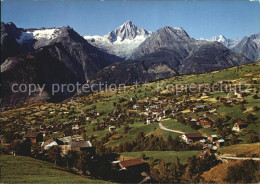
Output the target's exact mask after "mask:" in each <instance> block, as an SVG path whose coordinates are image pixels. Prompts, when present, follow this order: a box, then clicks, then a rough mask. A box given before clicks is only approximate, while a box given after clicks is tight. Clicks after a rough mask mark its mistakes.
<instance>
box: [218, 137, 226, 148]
mask: <svg viewBox="0 0 260 184" xmlns="http://www.w3.org/2000/svg"><path fill="white" fill-rule="evenodd" d="M224 144H225V140H224V139H219V140H217V141H216V146H217V147H222V146H224Z"/></svg>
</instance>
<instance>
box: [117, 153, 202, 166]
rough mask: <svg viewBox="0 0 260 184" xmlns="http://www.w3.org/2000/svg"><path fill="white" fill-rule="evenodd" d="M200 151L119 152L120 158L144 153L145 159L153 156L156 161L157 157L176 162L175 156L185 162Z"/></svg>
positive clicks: (137, 156)
mask: <svg viewBox="0 0 260 184" xmlns="http://www.w3.org/2000/svg"><path fill="white" fill-rule="evenodd" d="M199 152H200V151H143V152H123V153H121V154H120V158H121V159H123V158H125V160H126V159H129V158H139V157H140V155H141V154H143V153H144V154H145V157H146V159H149V158H150V157H153V158H154V160H155V161H156V160H157V159H161V160H164V161H165V162H176V159H177V157H178V158H179V159H180V161H181V162H182V163H186V162H187V159H188V157H192V156H193V155H195V156H196V155H197V154H198V153H199Z"/></svg>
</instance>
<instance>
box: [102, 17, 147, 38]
mask: <svg viewBox="0 0 260 184" xmlns="http://www.w3.org/2000/svg"><path fill="white" fill-rule="evenodd" d="M148 35H149V32H148V31H146V30H145V29H143V28H138V27H137V26H136V25H135V24H134V23H133V22H132V21H127V22H125V23H124V24H122V25H121V26H119V27H118V28H116V29H115V30H113V31H111V32H109V33H108V34H107V35H105V38H107V39H109V40H110V41H111V42H115V41H123V40H125V39H129V40H133V39H134V38H135V37H136V36H148Z"/></svg>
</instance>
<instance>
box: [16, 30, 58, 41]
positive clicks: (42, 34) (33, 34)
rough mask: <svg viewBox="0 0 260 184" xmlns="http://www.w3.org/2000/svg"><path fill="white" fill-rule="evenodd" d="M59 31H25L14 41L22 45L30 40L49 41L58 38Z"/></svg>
mask: <svg viewBox="0 0 260 184" xmlns="http://www.w3.org/2000/svg"><path fill="white" fill-rule="evenodd" d="M58 34H59V29H56V28H50V29H35V30H26V31H24V32H22V34H21V36H20V38H19V39H17V40H16V41H17V42H18V43H23V42H24V41H28V40H31V39H35V40H40V39H45V40H51V39H54V38H56V37H57V36H58Z"/></svg>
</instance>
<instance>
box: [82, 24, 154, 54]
mask: <svg viewBox="0 0 260 184" xmlns="http://www.w3.org/2000/svg"><path fill="white" fill-rule="evenodd" d="M150 35H151V33H150V32H148V31H146V30H145V29H140V28H137V26H136V25H134V24H133V23H132V22H131V21H127V22H126V23H124V24H123V25H121V26H120V27H118V28H117V29H115V30H113V31H111V32H109V33H108V34H106V35H105V36H103V37H102V36H84V38H85V39H86V40H87V41H88V42H89V43H90V44H92V45H94V46H96V47H98V48H100V49H101V50H104V51H106V52H108V53H110V54H113V55H116V56H119V57H121V58H122V59H128V58H129V57H130V55H131V54H132V52H133V50H134V49H135V48H137V47H138V46H139V45H140V44H141V43H142V42H143V41H144V40H145V39H146V38H147V37H149V36H150Z"/></svg>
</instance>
